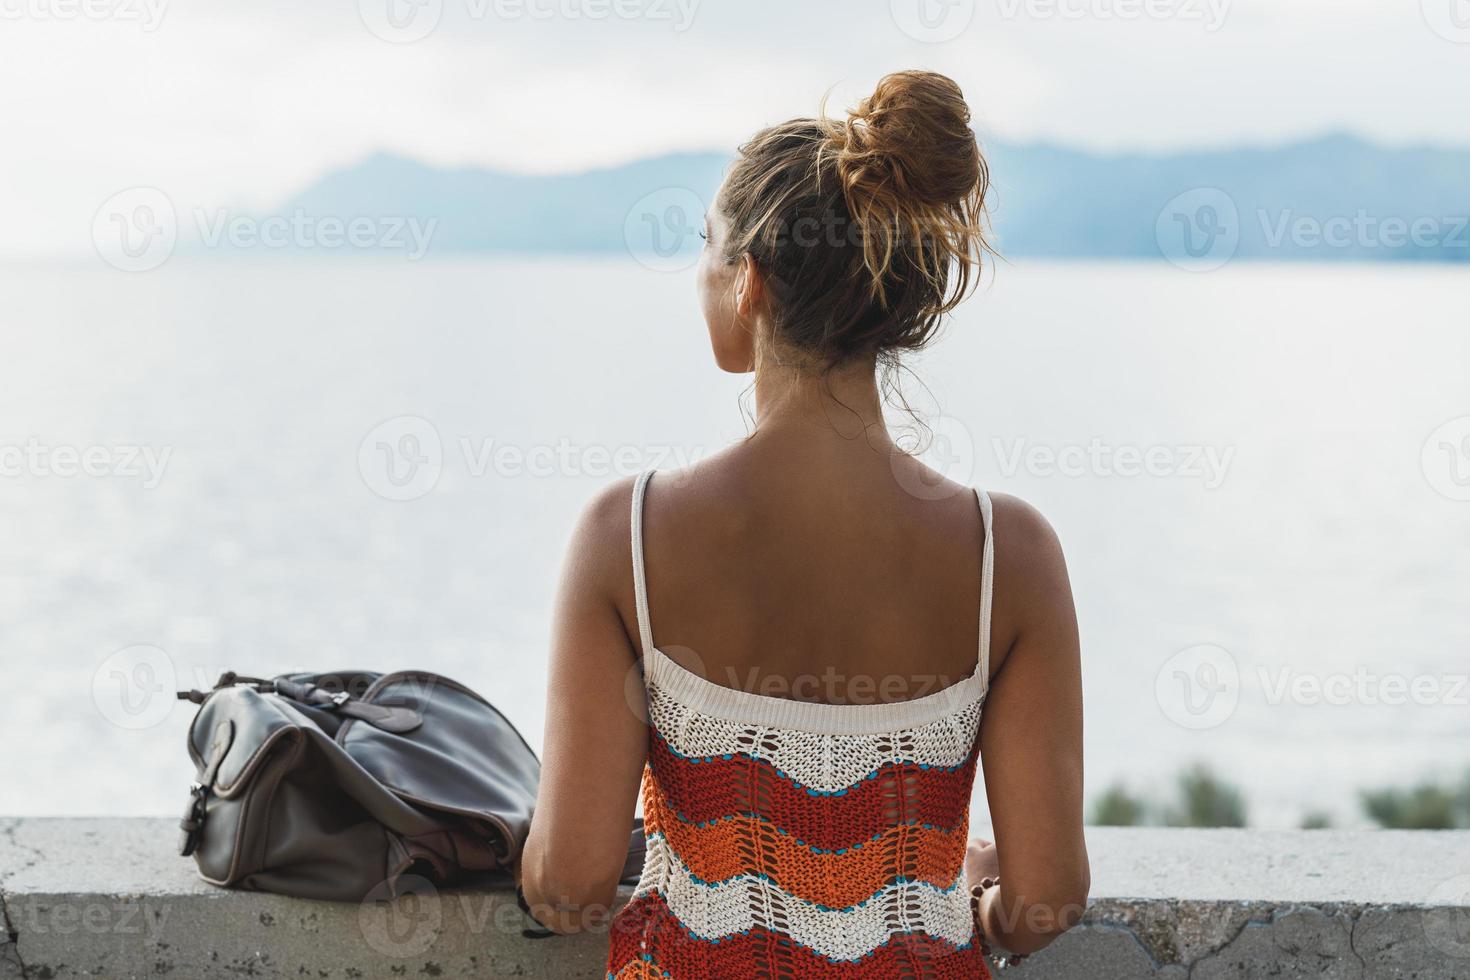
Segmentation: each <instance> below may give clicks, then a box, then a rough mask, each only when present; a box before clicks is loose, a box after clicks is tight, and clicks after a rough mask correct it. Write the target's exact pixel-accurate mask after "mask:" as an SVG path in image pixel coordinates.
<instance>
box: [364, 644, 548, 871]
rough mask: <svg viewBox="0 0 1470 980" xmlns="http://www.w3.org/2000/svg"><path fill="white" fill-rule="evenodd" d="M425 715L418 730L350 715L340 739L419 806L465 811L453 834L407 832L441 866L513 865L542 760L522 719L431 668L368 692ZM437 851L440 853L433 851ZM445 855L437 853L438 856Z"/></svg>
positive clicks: (375, 699) (371, 698) (367, 698)
mask: <svg viewBox="0 0 1470 980" xmlns="http://www.w3.org/2000/svg"><path fill="white" fill-rule="evenodd" d="M361 700H362V701H364V702H367V703H369V704H373V705H378V706H382V707H392V708H398V709H406V710H408V711H410V712H414V713H417V714H418V715H419V716H421V717H422V718H423V724H422V725H420V726H418V727H416V728H413V729H412V730H409V731H402V732H395V731H386V730H384V729H383V728H380V727H376V726H374V725H372V724H369V723H365V722H364V721H362V720H355V719H349V720H347V721H346V722H344V723H343V725H342V728H341V729H340V730H339V732H338V734H337V738H338V741H339V742H340V743H341V745H342V747H343V748H344V749H346V751H347V752H348V754H350V755H351V756H352V758H353V759H355V760H356V761H357V762H358V763H359V764H361V766H362V767H363V768H364V769H365V770H367V771H368V772H369V773H371V774H372V775H373V776H374V777H376V778H377V779H378V780H379V781H380V782H381V783H382V784H383V785H384V786H386V787H388V788H389V789H390V790H392V791H393V792H394V793H395V794H397V795H398V796H399V797H401V798H402V799H404V800H406V801H408V802H409V803H412V804H413V805H414V806H416V807H419V808H420V809H423V810H427V811H430V812H434V813H437V814H441V815H445V816H452V817H455V818H459V819H456V820H451V821H449V823H450V824H451V825H452V826H454V828H455V829H456V830H457V831H461V832H459V833H455V834H452V835H451V836H450V837H447V838H446V837H442V836H440V837H433V836H430V837H421V836H419V835H411V834H410V835H405V837H408V838H410V840H407V841H405V844H406V845H408V846H409V847H410V850H414V849H415V848H418V849H421V850H423V851H425V852H431V853H425V854H424V855H423V856H424V858H425V860H429V861H430V862H431V863H433V864H435V865H436V866H438V865H440V864H443V865H444V866H456V865H457V866H458V867H461V868H464V869H467V870H492V869H494V868H496V867H506V866H509V865H510V864H512V863H513V862H514V861H515V860H516V859H517V858H518V857H519V856H520V852H521V848H522V846H524V844H525V841H526V836H527V834H529V832H530V828H531V812H532V810H533V808H534V807H535V803H536V787H537V783H538V782H539V780H540V777H541V763H540V762H539V760H537V758H536V754H535V753H534V752H532V751H531V747H530V746H529V745H527V744H526V741H525V739H524V738H522V737H521V734H520V732H518V731H517V730H516V728H515V726H514V725H512V724H511V723H510V722H509V721H508V720H507V719H506V718H505V716H504V715H502V714H501V713H500V712H499V711H497V710H496V709H495V708H494V707H493V706H492V705H491V704H490V703H489V702H488V701H486V700H485V699H484V698H482V697H480V696H479V695H478V694H476V693H475V692H473V691H471V690H470V689H469V688H467V687H465V686H464V685H462V684H459V683H457V682H456V681H452V680H450V679H449V678H447V677H442V676H440V675H438V674H432V673H428V672H425V671H400V672H398V673H393V674H387V675H385V676H383V677H381V678H379V679H378V681H377V682H376V683H375V684H373V685H372V687H370V688H369V689H368V690H367V691H365V692H364V693H363V695H362V698H361ZM431 855H433V856H431ZM435 856H437V860H436V859H435Z"/></svg>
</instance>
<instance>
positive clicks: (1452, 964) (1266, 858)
mask: <svg viewBox="0 0 1470 980" xmlns="http://www.w3.org/2000/svg"><path fill="white" fill-rule="evenodd" d="M174 840H175V830H174V825H173V821H170V820H154V819H147V820H138V819H133V820H106V819H85V820H0V911H3V916H4V929H5V934H4V936H3V937H0V978H4V980H11V978H21V977H25V978H48V980H50V978H64V977H106V978H131V977H162V976H173V977H180V978H187V980H196V978H200V980H207V978H216V977H219V978H225V977H228V978H239V977H281V978H285V977H291V978H298V980H299V978H305V977H312V978H318V980H338V978H344V980H345V978H356V980H371V978H377V977H384V978H395V977H488V978H500V977H524V978H548V980H571V978H583V977H586V978H592V977H600V976H601V975H602V965H603V955H604V948H605V943H604V941H603V939H602V938H601V937H599V936H578V937H574V938H570V939H561V938H555V939H545V940H532V939H525V938H523V937H522V936H521V935H520V929H521V926H522V919H521V916H520V912H519V910H518V909H517V908H516V907H515V900H514V897H513V896H512V895H511V894H510V893H509V892H507V891H505V890H504V889H503V888H494V887H486V888H482V889H474V890H465V891H454V892H444V893H442V894H441V893H439V892H437V891H435V890H434V889H432V888H430V887H428V886H427V884H426V883H425V884H424V885H423V886H421V887H418V888H416V889H411V894H409V895H407V896H405V897H403V898H401V899H399V900H398V901H397V902H395V903H389V902H386V901H369V902H365V903H363V904H361V905H358V904H338V903H326V902H308V901H302V900H298V899H290V898H282V897H280V896H276V895H260V894H251V893H246V892H231V891H223V890H220V889H216V888H212V887H210V886H209V885H206V884H204V883H202V882H200V881H199V880H198V879H197V878H196V877H195V876H194V873H193V863H192V862H191V861H187V860H183V859H180V858H178V857H176V856H175V855H174V853H173V846H174ZM1089 841H1090V846H1091V850H1092V856H1093V882H1094V884H1093V900H1092V903H1091V905H1090V907H1089V911H1088V916H1087V920H1086V923H1085V924H1084V926H1083V927H1081V928H1079V929H1077V930H1074V931H1073V932H1072V933H1069V934H1068V935H1067V936H1065V937H1063V938H1062V939H1061V940H1060V941H1059V942H1058V943H1056V944H1055V945H1054V946H1053V947H1052V948H1051V949H1049V950H1047V951H1046V952H1045V953H1043V954H1042V955H1040V956H1038V957H1036V958H1035V959H1034V960H1033V961H1032V962H1030V963H1028V964H1027V965H1025V966H1024V967H1022V968H1021V969H1019V970H1014V971H1010V974H1009V975H1010V976H1012V977H1015V978H1017V980H1024V978H1028V977H1031V978H1048V980H1049V978H1077V980H1082V978H1086V980H1105V978H1126V980H1151V978H1168V980H1182V978H1185V977H1190V978H1199V980H1216V978H1231V980H1253V978H1257V977H1260V978H1268V977H1269V978H1295V977H1314V978H1326V980H1333V978H1351V980H1358V978H1364V980H1370V978H1371V980H1379V978H1384V980H1388V978H1393V980H1470V834H1465V833H1393V832H1365V833H1357V832H1352V833H1349V832H1332V831H1320V832H1310V833H1257V832H1251V831H1190V830H1096V831H1092V832H1091V833H1090V834H1089Z"/></svg>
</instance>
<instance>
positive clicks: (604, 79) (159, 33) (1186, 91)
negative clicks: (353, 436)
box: [0, 0, 1470, 253]
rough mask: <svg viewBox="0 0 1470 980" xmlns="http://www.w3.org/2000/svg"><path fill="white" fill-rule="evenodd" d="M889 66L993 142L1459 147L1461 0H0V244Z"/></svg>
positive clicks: (695, 118)
mask: <svg viewBox="0 0 1470 980" xmlns="http://www.w3.org/2000/svg"><path fill="white" fill-rule="evenodd" d="M908 67H927V68H933V69H936V70H939V71H944V72H946V73H948V74H950V75H953V76H954V77H955V78H956V79H958V80H959V81H960V83H961V84H962V85H963V86H964V88H965V91H966V94H967V95H968V97H969V99H970V102H971V104H972V106H973V107H974V108H975V111H976V115H977V118H978V122H979V124H980V127H981V129H982V131H984V132H986V133H990V134H994V135H996V136H1000V137H1004V138H1006V139H1011V140H1034V139H1048V140H1057V141H1062V142H1066V143H1070V144H1075V145H1081V146H1086V147H1091V148H1096V149H1103V150H1111V149H1130V148H1166V147H1189V146H1208V145H1220V144H1233V143H1241V142H1252V143H1262V142H1268V143H1269V142H1279V141H1282V140H1286V139H1290V138H1294V137H1298V136H1307V135H1315V134H1317V133H1320V132H1323V131H1326V130H1338V129H1345V130H1351V131H1354V132H1357V133H1360V134H1363V135H1366V136H1370V137H1372V138H1375V139H1378V140H1381V141H1384V142H1388V143H1410V142H1413V143H1439V144H1453V145H1470V113H1467V112H1465V111H1464V96H1465V93H1466V91H1467V83H1470V0H841V2H838V0H829V2H824V3H816V2H811V0H807V2H802V0H310V2H306V3H302V2H290V0H0V133H3V137H0V138H3V139H4V141H5V152H4V153H3V154H0V205H3V209H4V210H3V213H4V215H5V219H6V220H5V221H4V222H3V223H0V251H4V252H8V253H15V252H48V251H55V250H71V249H72V248H73V247H77V248H87V247H89V245H88V234H89V227H90V222H91V219H92V215H93V213H94V212H95V211H96V209H97V207H98V205H99V204H100V203H101V202H102V201H103V200H105V199H106V198H108V197H109V196H110V195H112V194H113V193H115V192H116V191H118V190H121V189H123V188H127V187H131V186H134V185H151V186H156V187H160V188H163V189H164V190H166V191H167V192H168V193H169V194H170V196H171V197H172V198H173V199H174V200H175V201H176V202H179V203H181V204H185V205H187V204H191V203H193V204H200V205H206V206H216V205H223V204H236V205H241V206H247V207H250V206H255V207H259V206H266V205H270V204H272V203H274V202H276V201H279V200H280V199H281V198H283V197H284V196H286V195H288V194H289V193H291V192H292V191H294V190H296V189H298V188H299V187H301V186H303V185H305V184H306V183H308V182H310V181H311V180H312V179H313V178H314V177H315V176H317V175H319V174H320V173H322V172H323V171H326V170H329V169H331V168H334V167H338V166H342V165H346V164H349V163H351V162H353V161H355V160H357V159H358V158H360V157H362V156H363V155H364V154H366V153H369V152H371V151H373V150H378V149H385V150H391V151H395V152H400V153H405V154H411V155H414V156H418V157H421V158H424V159H427V160H431V161H435V162H440V163H475V164H484V165H491V166H497V167H503V168H512V169H517V170H531V171H551V170H576V169H582V168H586V167H590V166H596V165H600V164H606V163H614V162H619V161H622V160H626V159H629V158H632V157H637V156H642V155H646V154H652V153H657V152H660V151H665V150H670V149H681V148H687V149H711V148H720V149H723V148H729V147H732V146H733V145H734V144H735V143H736V142H738V141H739V140H740V139H741V137H743V136H744V135H746V134H748V133H749V132H750V131H751V130H753V129H755V128H756V127H757V126H759V125H762V124H765V123H768V122H772V121H775V120H778V119H783V118H787V117H790V116H793V115H799V114H809V113H811V112H812V111H813V110H814V109H815V107H816V105H817V103H818V101H819V100H820V98H821V96H822V95H823V93H824V92H825V91H826V90H828V89H829V88H832V89H833V102H834V104H835V105H836V106H842V105H846V104H848V103H850V102H852V101H853V100H855V99H856V98H857V97H859V96H861V95H862V94H864V93H865V91H866V90H867V89H868V88H869V87H870V86H871V85H872V83H873V82H874V81H875V80H876V79H877V77H878V76H879V75H881V74H882V73H884V72H885V71H890V70H894V69H899V68H908Z"/></svg>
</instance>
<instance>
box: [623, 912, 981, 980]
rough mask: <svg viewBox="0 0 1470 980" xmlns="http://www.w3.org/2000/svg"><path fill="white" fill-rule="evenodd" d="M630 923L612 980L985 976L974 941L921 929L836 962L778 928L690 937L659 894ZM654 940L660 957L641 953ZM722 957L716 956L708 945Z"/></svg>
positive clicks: (957, 979)
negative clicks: (959, 942)
mask: <svg viewBox="0 0 1470 980" xmlns="http://www.w3.org/2000/svg"><path fill="white" fill-rule="evenodd" d="M620 921H621V924H622V925H623V926H625V927H626V928H615V929H614V930H613V934H612V961H613V962H615V963H626V964H628V965H627V966H625V967H624V968H623V969H622V970H621V971H618V972H616V973H610V974H609V977H610V978H614V980H663V978H666V977H671V976H672V977H699V978H701V980H749V978H750V977H752V976H768V977H771V976H775V977H801V978H803V980H870V978H877V980H913V978H914V977H916V976H917V977H924V978H925V980H976V978H977V977H986V976H988V974H987V973H986V972H985V965H984V958H983V957H982V956H981V954H980V951H979V949H978V948H976V946H975V945H974V944H973V943H971V944H966V945H963V946H955V945H954V944H952V943H950V942H948V941H946V940H944V939H938V938H935V937H933V936H929V935H927V934H925V933H923V932H908V933H899V934H895V935H893V936H891V937H890V938H889V940H888V942H886V943H885V944H884V945H882V946H880V947H878V948H877V949H875V950H873V951H872V952H871V953H869V954H868V955H867V956H864V957H860V958H859V959H857V960H853V961H838V960H831V959H828V958H827V957H825V956H822V955H821V954H820V953H818V952H816V951H814V950H811V949H807V948H805V947H803V946H800V945H798V944H796V943H794V942H792V941H791V940H790V939H789V938H788V937H785V936H782V935H780V934H779V933H771V932H767V931H765V930H762V929H752V930H751V931H750V932H748V933H741V934H739V935H735V936H731V937H729V938H727V939H722V940H721V941H720V942H719V943H718V944H714V945H712V944H710V943H708V942H706V941H705V940H703V939H700V938H699V937H697V936H695V935H693V934H691V933H690V932H689V931H688V930H687V929H685V928H684V926H683V924H682V923H680V921H679V920H678V918H676V917H675V916H674V914H673V913H672V912H671V911H670V910H669V907H668V905H667V904H666V903H665V902H664V900H663V897H662V896H661V895H657V894H654V895H649V896H647V897H645V898H641V899H638V900H636V901H634V902H633V903H632V904H630V905H629V906H628V907H627V908H626V909H625V910H624V911H623V912H622V913H621V916H620ZM646 936H653V937H657V954H656V957H655V955H654V954H652V953H646V952H644V949H643V947H644V945H645V943H644V941H643V940H644V937H646ZM712 949H713V950H714V951H716V953H717V955H711V950H712Z"/></svg>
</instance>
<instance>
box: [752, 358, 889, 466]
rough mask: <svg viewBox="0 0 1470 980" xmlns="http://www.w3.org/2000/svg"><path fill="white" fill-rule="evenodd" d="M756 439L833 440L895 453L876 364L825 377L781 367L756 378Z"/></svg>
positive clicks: (849, 367) (759, 373)
mask: <svg viewBox="0 0 1470 980" xmlns="http://www.w3.org/2000/svg"><path fill="white" fill-rule="evenodd" d="M755 416H756V425H755V433H754V435H756V436H765V437H772V436H778V435H779V436H781V437H782V438H783V439H784V438H793V439H815V440H824V441H825V440H830V439H832V438H833V437H834V436H835V437H837V438H839V439H841V440H842V441H844V442H850V443H856V444H858V445H859V446H867V447H869V448H871V449H873V450H877V451H879V452H881V453H887V452H891V451H892V449H893V440H892V439H891V438H890V437H889V435H888V428H887V426H886V424H885V423H884V420H883V399H882V397H881V396H880V395H879V393H878V381H877V377H876V366H875V364H874V363H873V362H872V361H866V362H859V363H856V364H853V365H847V366H843V367H838V368H834V369H833V370H831V371H829V372H827V373H826V374H822V373H820V372H812V371H802V370H798V369H797V368H794V367H788V366H784V365H779V364H769V363H768V364H763V365H761V366H760V367H758V368H757V369H756V372H755Z"/></svg>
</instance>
